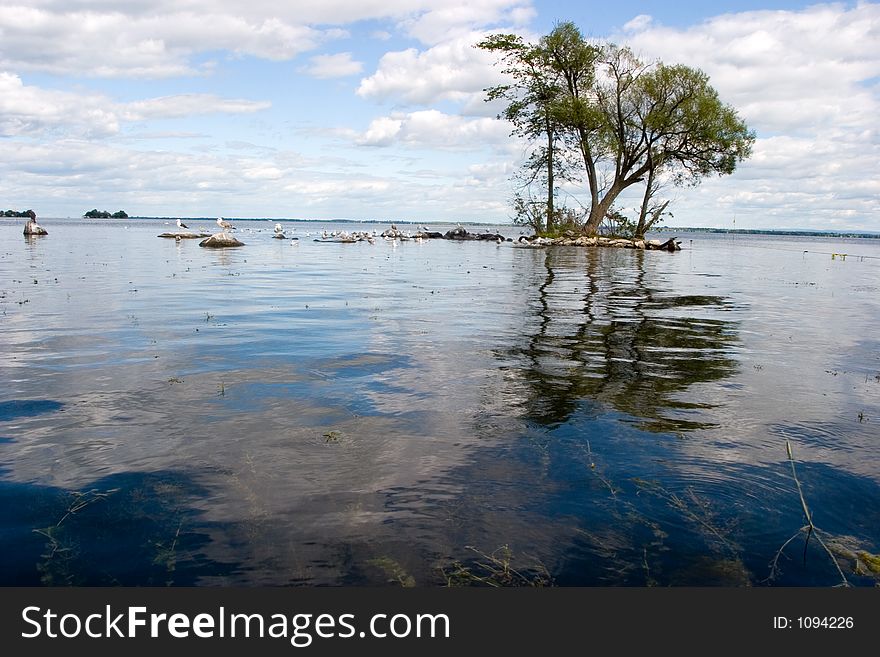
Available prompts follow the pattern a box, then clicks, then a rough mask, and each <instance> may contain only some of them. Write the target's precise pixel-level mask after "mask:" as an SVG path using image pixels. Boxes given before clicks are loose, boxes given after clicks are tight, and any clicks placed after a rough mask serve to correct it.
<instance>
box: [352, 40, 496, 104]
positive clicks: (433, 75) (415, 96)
mask: <svg viewBox="0 0 880 657" xmlns="http://www.w3.org/2000/svg"><path fill="white" fill-rule="evenodd" d="M483 38H485V34H484V33H480V32H468V33H467V34H464V35H461V36H458V37H456V38H454V39H451V40H449V41H446V42H443V43H441V44H438V45H435V46H433V47H431V48H429V49H427V50H424V51H419V50H417V49H415V48H409V49H407V50H402V51H394V52H388V53H386V54H385V55H383V56H382V58H381V59H380V60H379V65H378V67H377V69H376V72H375V73H373V74H372V75H370V76H368V77H366V78H364V79H363V80H361V83H360V86H359V87H358V90H357V94H358V95H359V96H361V97H363V98H369V99H372V100H378V101H385V100H394V101H397V102H400V101H403V102H405V103H410V104H418V105H431V104H433V103H437V102H439V101H442V100H453V101H459V102H464V103H470V104H471V105H474V104H476V103H475V102H474V99H475V98H478V100H477V102H482V97H483V96H484V93H483V89H484V88H486V87H487V86H491V85H492V84H496V82H498V81H500V80H501V74H500V72H499V71H498V69H497V67H494V66H493V64H494V62H495V57H494V55H492V54H491V53H488V52H486V51H483V50H480V49H479V48H475V47H474V44H475V43H478V42H479V41H480V40H482V39H483Z"/></svg>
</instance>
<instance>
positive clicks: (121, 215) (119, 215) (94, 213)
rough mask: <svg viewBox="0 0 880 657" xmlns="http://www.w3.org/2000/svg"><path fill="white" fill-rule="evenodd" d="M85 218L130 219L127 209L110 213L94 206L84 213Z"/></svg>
mask: <svg viewBox="0 0 880 657" xmlns="http://www.w3.org/2000/svg"><path fill="white" fill-rule="evenodd" d="M83 218H85V219H128V213H127V212H126V211H125V210H119V211H117V212H114V213H113V214H110V213H109V212H107V210H98V209H97V208H94V209H92V210H89V211H88V212H86V213H85V214H83Z"/></svg>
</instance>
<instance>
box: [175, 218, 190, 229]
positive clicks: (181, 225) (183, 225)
mask: <svg viewBox="0 0 880 657" xmlns="http://www.w3.org/2000/svg"><path fill="white" fill-rule="evenodd" d="M177 227H178V228H186V229H187V230H189V226H187V225H186V224H185V223H183V222H182V221H181V220H180V217H178V218H177Z"/></svg>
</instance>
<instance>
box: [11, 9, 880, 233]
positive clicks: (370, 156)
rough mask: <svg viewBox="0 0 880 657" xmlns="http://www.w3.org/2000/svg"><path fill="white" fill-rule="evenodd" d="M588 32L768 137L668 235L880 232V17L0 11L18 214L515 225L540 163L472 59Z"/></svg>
mask: <svg viewBox="0 0 880 657" xmlns="http://www.w3.org/2000/svg"><path fill="white" fill-rule="evenodd" d="M568 20H570V21H573V22H574V23H575V24H577V25H578V27H579V28H580V29H581V31H582V32H583V33H584V35H586V36H588V37H589V38H591V39H594V40H596V41H597V42H607V41H610V42H614V43H617V44H620V45H628V46H630V47H631V48H633V49H634V50H635V52H636V53H638V54H639V55H640V56H641V57H642V58H644V59H645V60H650V61H654V60H661V61H663V62H665V63H668V64H672V63H680V64H686V65H688V66H692V67H695V68H699V69H702V70H703V71H705V72H706V73H707V74H708V75H709V79H710V83H711V84H712V85H713V86H714V87H715V88H716V89H717V90H718V92H719V95H720V97H721V99H722V101H724V102H725V103H728V104H730V105H732V106H733V107H734V108H736V109H737V111H738V112H739V114H740V116H741V117H742V118H743V119H744V120H745V121H746V123H747V124H748V126H749V127H750V128H751V129H753V130H754V131H755V132H756V134H757V140H756V142H755V146H754V149H753V155H752V157H751V158H750V159H749V160H748V161H746V162H744V163H742V164H741V165H740V166H739V167H738V169H737V171H736V172H735V173H734V174H733V175H731V176H723V177H713V178H707V179H705V180H704V181H703V182H702V184H701V185H699V186H698V187H695V188H684V189H675V188H670V189H667V190H666V195H667V197H669V198H671V199H672V200H673V203H672V205H671V206H670V209H671V210H672V212H673V215H674V216H673V217H671V218H668V219H667V224H670V225H674V226H705V227H721V228H733V227H736V228H779V229H793V228H799V229H822V230H829V229H830V230H869V231H880V133H878V124H880V121H878V118H877V117H878V116H880V4H878V3H875V2H855V3H854V2H840V3H833V4H815V3H810V2H794V1H789V2H773V1H771V0H766V1H763V2H761V1H757V0H745V1H741V2H736V1H733V0H716V1H715V2H711V3H706V2H689V1H677V2H650V1H643V2H634V1H631V0H617V1H615V2H594V1H593V0H579V1H577V2H574V1H568V0H467V1H461V2H460V1H458V0H293V1H286V2H279V1H278V0H249V1H248V2H241V1H239V0H152V1H148V0H128V1H125V0H4V2H3V4H2V5H0V149H2V150H0V153H2V154H0V209H18V210H24V209H28V208H33V209H34V210H35V211H36V212H37V214H38V216H40V217H68V216H69V217H79V216H81V215H82V214H83V213H84V212H86V211H87V210H90V209H92V208H97V209H101V210H109V211H110V212H115V211H116V210H120V209H123V210H125V211H126V212H128V213H129V214H130V215H137V216H163V217H175V216H180V217H212V216H218V215H221V216H225V217H267V218H296V219H321V220H329V219H354V220H383V221H385V220H387V221H416V222H456V221H468V222H471V221H476V222H492V223H505V222H509V221H510V217H511V211H510V199H511V197H512V194H513V191H514V183H513V182H512V180H511V175H512V174H513V173H514V172H515V171H516V169H517V167H518V166H519V164H520V163H521V162H522V158H523V156H524V154H525V153H526V151H527V146H526V145H524V144H523V143H521V142H518V141H517V140H515V139H513V138H511V137H510V126H509V125H508V124H506V123H505V122H504V121H501V120H498V119H497V114H498V112H499V110H500V107H499V106H497V105H493V104H490V103H486V102H485V100H484V99H485V93H484V91H483V90H484V89H485V88H486V87H488V86H491V85H492V84H495V83H497V82H499V81H500V79H501V78H500V77H499V76H500V71H499V67H498V66H497V65H495V61H494V59H493V57H492V56H491V55H490V54H489V53H486V52H483V51H481V50H479V49H477V48H475V47H474V44H475V43H476V42H478V41H479V40H480V39H481V38H483V37H484V36H485V35H486V34H489V33H493V32H499V31H501V32H515V33H517V34H520V35H522V36H523V37H524V38H526V39H530V40H536V39H537V38H539V37H540V36H541V35H543V34H546V33H547V32H548V31H549V30H551V29H552V28H553V26H554V24H556V23H558V22H560V21H568ZM581 190H582V187H577V186H566V188H564V189H562V190H561V191H560V199H561V200H562V202H564V203H566V204H568V205H571V206H576V205H577V203H578V201H579V198H580V199H582V196H579V192H580V191H581ZM635 203H636V202H635V194H631V195H629V196H625V197H623V198H622V199H621V201H620V203H619V205H620V206H621V207H622V208H623V209H625V210H626V209H631V208H632V207H634V206H635Z"/></svg>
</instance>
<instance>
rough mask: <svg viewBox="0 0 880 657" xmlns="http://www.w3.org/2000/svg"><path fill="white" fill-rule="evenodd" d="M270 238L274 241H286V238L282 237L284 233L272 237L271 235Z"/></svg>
mask: <svg viewBox="0 0 880 657" xmlns="http://www.w3.org/2000/svg"><path fill="white" fill-rule="evenodd" d="M272 238H273V239H276V240H286V239H287V237H286V236H285V235H284V233H275V234H274V235H272Z"/></svg>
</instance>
